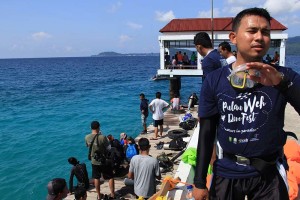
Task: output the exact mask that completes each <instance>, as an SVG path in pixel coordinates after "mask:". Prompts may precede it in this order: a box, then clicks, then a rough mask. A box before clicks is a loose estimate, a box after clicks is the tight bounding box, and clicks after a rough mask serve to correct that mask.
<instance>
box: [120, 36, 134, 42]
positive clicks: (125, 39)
mask: <svg viewBox="0 0 300 200" xmlns="http://www.w3.org/2000/svg"><path fill="white" fill-rule="evenodd" d="M130 40H132V38H131V37H129V36H128V35H120V37H119V41H120V43H125V42H127V41H130Z"/></svg>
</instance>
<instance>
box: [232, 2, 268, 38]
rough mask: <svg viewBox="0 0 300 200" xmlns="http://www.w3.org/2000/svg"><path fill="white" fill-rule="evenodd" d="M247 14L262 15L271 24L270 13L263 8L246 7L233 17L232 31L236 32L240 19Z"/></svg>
mask: <svg viewBox="0 0 300 200" xmlns="http://www.w3.org/2000/svg"><path fill="white" fill-rule="evenodd" d="M247 15H256V16H261V17H264V18H265V19H266V20H267V21H268V22H269V24H271V19H272V18H271V16H270V13H269V12H268V11H267V10H266V9H264V8H256V7H254V8H248V9H245V10H242V11H241V12H239V13H238V14H237V15H236V17H235V18H234V19H233V22H232V31H233V32H236V31H237V30H238V28H239V26H240V23H241V20H242V19H243V18H244V17H245V16H247Z"/></svg>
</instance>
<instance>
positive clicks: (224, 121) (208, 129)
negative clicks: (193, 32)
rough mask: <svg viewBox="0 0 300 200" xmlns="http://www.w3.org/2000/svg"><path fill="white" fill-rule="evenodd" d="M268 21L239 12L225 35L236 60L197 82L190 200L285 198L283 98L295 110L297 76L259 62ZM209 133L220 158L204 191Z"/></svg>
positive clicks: (253, 11)
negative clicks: (197, 121)
mask: <svg viewBox="0 0 300 200" xmlns="http://www.w3.org/2000/svg"><path fill="white" fill-rule="evenodd" d="M270 20H271V17H270V14H269V13H268V12H267V11H266V10H265V9H262V8H250V9H246V10H243V11H241V12H240V13H239V14H238V15H237V16H236V17H235V18H234V20H233V25H232V29H233V30H232V32H231V33H230V34H229V39H230V40H231V43H232V44H234V45H236V47H237V49H238V53H237V54H238V55H237V60H236V62H234V63H232V64H230V65H228V66H224V67H222V68H220V69H217V70H215V71H213V72H211V73H210V74H208V75H207V77H206V79H205V81H204V83H203V86H202V90H201V95H200V102H199V111H198V115H199V117H200V118H201V120H200V131H199V140H198V148H197V162H196V169H195V170H196V171H195V177H194V184H195V188H194V197H195V199H196V200H199V199H201V200H202V199H208V198H209V199H234V200H236V199H237V200H239V199H245V196H247V198H248V199H275V200H276V199H278V200H282V199H286V200H287V199H289V196H288V190H287V179H286V173H285V169H284V168H283V165H282V160H283V146H284V144H285V142H286V138H287V135H286V133H285V132H284V130H283V127H284V110H285V107H286V104H287V103H288V102H289V103H290V104H291V105H292V106H293V107H294V108H295V109H296V111H297V112H298V113H300V97H299V93H300V76H299V74H297V73H296V72H294V71H293V70H292V69H290V68H287V67H281V66H271V65H269V64H265V63H263V57H264V55H265V54H266V53H267V51H268V49H269V47H270V32H271V30H270V26H271V25H270ZM216 133H217V134H216ZM215 136H217V139H218V141H219V142H220V145H221V147H222V149H223V158H219V159H217V160H216V161H215V162H214V167H213V174H214V175H213V179H212V183H211V187H210V190H209V192H208V189H207V188H206V175H207V169H208V164H209V162H210V158H211V154H212V151H213V146H214V140H215Z"/></svg>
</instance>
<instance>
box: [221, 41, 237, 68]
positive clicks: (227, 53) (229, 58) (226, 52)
mask: <svg viewBox="0 0 300 200" xmlns="http://www.w3.org/2000/svg"><path fill="white" fill-rule="evenodd" d="M218 50H219V52H220V54H221V56H223V58H225V59H226V62H227V64H228V65H229V64H231V63H234V62H235V61H236V57H235V56H234V55H233V53H232V52H231V46H230V44H229V43H228V42H221V43H220V44H219V48H218Z"/></svg>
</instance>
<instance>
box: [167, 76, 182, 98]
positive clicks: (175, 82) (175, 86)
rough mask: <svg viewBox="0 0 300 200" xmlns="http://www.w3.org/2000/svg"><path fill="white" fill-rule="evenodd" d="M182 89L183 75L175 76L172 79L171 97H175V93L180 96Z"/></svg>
mask: <svg viewBox="0 0 300 200" xmlns="http://www.w3.org/2000/svg"><path fill="white" fill-rule="evenodd" d="M180 89H181V77H180V76H179V77H173V78H171V79H170V90H169V91H170V99H172V98H173V97H174V94H177V95H178V97H179V96H180Z"/></svg>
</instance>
